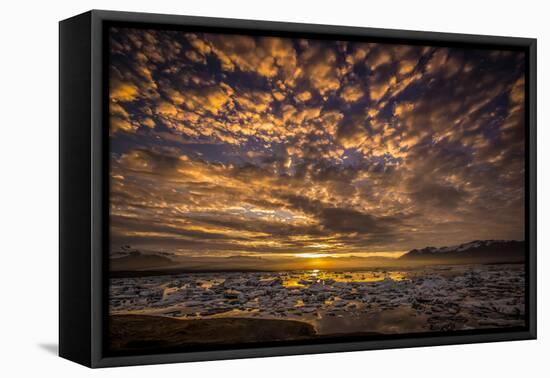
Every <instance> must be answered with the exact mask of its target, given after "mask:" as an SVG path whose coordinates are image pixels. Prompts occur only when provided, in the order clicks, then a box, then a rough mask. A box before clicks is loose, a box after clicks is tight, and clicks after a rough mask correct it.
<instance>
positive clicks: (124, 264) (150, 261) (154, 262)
mask: <svg viewBox="0 0 550 378" xmlns="http://www.w3.org/2000/svg"><path fill="white" fill-rule="evenodd" d="M110 264H111V267H110V268H111V270H112V271H121V270H141V269H154V268H165V267H168V266H170V265H173V264H174V261H173V260H172V259H170V258H168V257H166V256H163V255H162V254H145V253H142V252H139V251H131V252H128V253H126V254H125V255H124V256H122V257H115V258H111V259H110Z"/></svg>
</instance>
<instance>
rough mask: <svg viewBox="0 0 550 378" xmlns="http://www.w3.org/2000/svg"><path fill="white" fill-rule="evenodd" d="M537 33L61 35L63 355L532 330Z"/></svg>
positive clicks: (116, 15) (252, 353)
mask: <svg viewBox="0 0 550 378" xmlns="http://www.w3.org/2000/svg"><path fill="white" fill-rule="evenodd" d="M535 49H536V41H535V40H534V39H525V38H510V37H490V36H477V35H461V34H442V33H428V32H412V31H398V30H381V29H368V28H354V27H339V26H325V25H305V24H290V23H277V22H263V21H261V22H260V21H244V20H229V19H213V18H201V17H186V16H169V15H156V14H140V13H121V12H109V11H91V12H88V13H85V14H83V15H80V16H76V17H73V18H71V19H68V20H65V21H62V22H61V23H60V336H59V337H60V355H61V356H62V357H65V358H68V359H70V360H73V361H76V362H79V363H81V364H84V365H87V366H91V367H104V366H115V365H134V364H151V363H165V362H180V361H197V360H212V359H227V358H242V357H260V356H275V355H290V354H305V353H322V352H336V351H351V350H367V349H380V348H396V347H412V346H426V345H444V344H455V343H474V342H488V341H503V340H521V339H532V338H535V337H536V303H535V302H536V277H535V274H536V269H535V263H536V261H535V259H536V255H535V251H536V246H535V242H536V237H535V232H536V228H535V219H536V217H535V215H536V214H535V209H536V203H535V201H536V197H535V188H536V185H535V173H536V169H535V156H536V154H535V146H536V143H535V110H536V108H535V105H536V97H535V94H536V69H535V64H536V51H535Z"/></svg>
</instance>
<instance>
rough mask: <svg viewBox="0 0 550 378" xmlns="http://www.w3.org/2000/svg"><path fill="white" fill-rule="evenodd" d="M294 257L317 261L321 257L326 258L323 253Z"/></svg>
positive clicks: (298, 254)
mask: <svg viewBox="0 0 550 378" xmlns="http://www.w3.org/2000/svg"><path fill="white" fill-rule="evenodd" d="M294 256H296V257H302V258H305V259H318V258H321V257H327V255H326V254H324V253H297V254H296V255H294Z"/></svg>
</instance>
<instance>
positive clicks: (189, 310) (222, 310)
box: [110, 265, 525, 335]
mask: <svg viewBox="0 0 550 378" xmlns="http://www.w3.org/2000/svg"><path fill="white" fill-rule="evenodd" d="M524 278H525V275H524V271H523V266H521V265H494V266H491V265H483V266H469V265H464V266H452V267H440V266H438V267H429V268H422V269H409V270H407V271H387V270H382V269H378V270H371V271H355V272H342V271H340V272H338V271H321V270H308V271H287V272H214V273H206V272H205V273H184V274H179V275H173V276H156V277H130V278H117V279H112V280H111V285H110V311H111V313H112V314H142V315H157V316H166V317H173V318H180V319H199V318H224V317H225V318H229V317H235V318H262V319H290V320H298V321H302V322H308V323H310V324H312V325H313V326H314V327H315V329H316V331H317V332H318V333H319V334H320V335H327V334H342V333H360V332H378V333H400V332H417V331H438V330H461V329H478V328H491V327H492V328H495V327H497V328H498V327H512V326H521V325H523V324H524V316H525V306H524V302H523V301H524V288H525V286H524V282H525V281H524Z"/></svg>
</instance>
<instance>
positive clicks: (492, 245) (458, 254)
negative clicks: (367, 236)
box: [401, 240, 525, 263]
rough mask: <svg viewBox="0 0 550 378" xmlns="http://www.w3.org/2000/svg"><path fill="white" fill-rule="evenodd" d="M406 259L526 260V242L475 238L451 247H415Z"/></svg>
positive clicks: (453, 260)
mask: <svg viewBox="0 0 550 378" xmlns="http://www.w3.org/2000/svg"><path fill="white" fill-rule="evenodd" d="M401 259H404V260H433V261H435V262H437V261H441V262H445V263H446V262H455V261H456V262H461V263H469V262H472V263H488V262H521V261H524V260H525V242H524V241H516V240H474V241H471V242H468V243H464V244H459V245H454V246H449V247H439V248H438V247H426V248H422V249H413V250H411V251H409V252H407V253H406V254H404V255H403V256H401Z"/></svg>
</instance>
